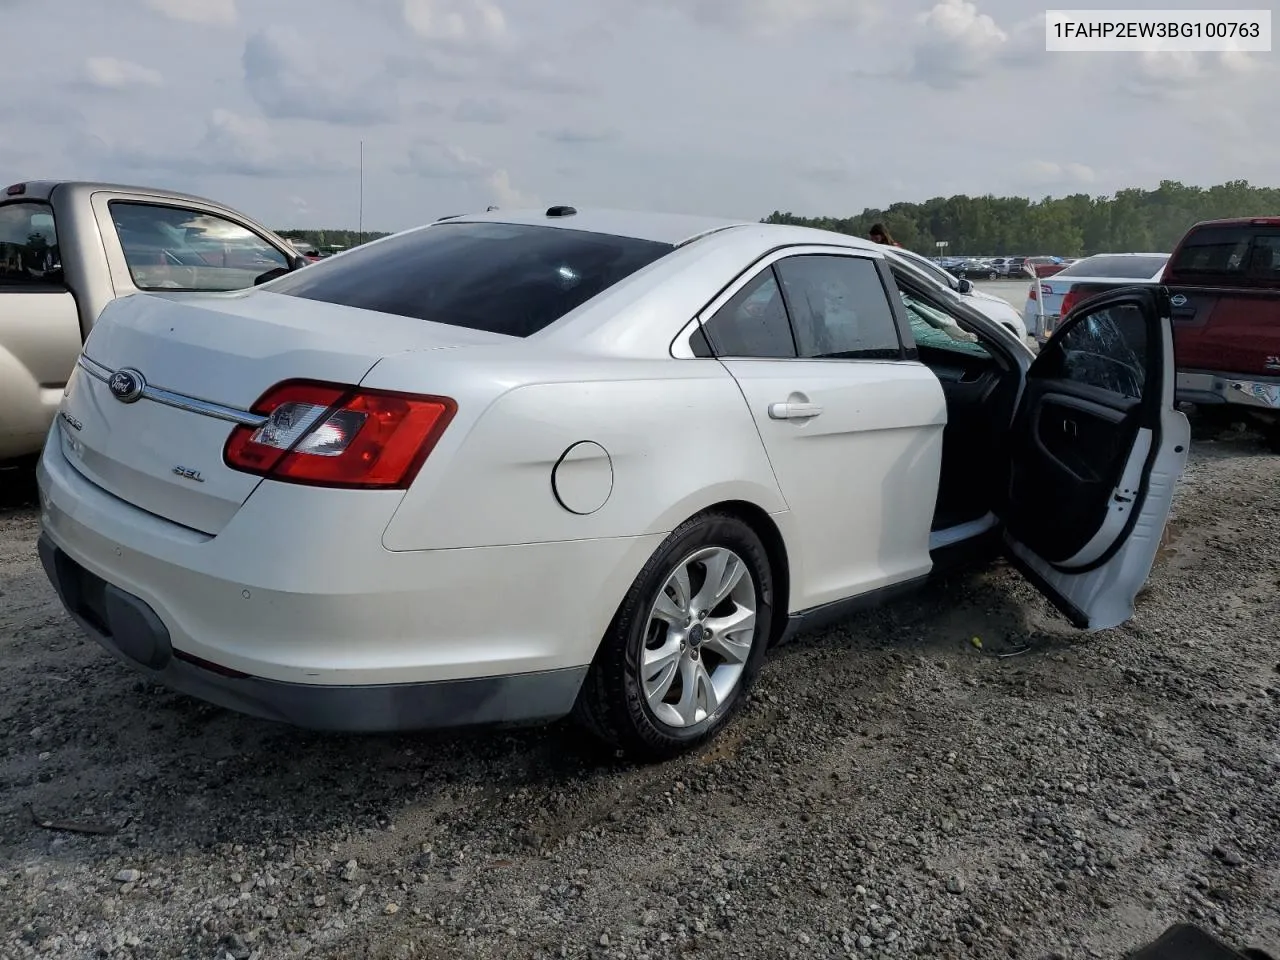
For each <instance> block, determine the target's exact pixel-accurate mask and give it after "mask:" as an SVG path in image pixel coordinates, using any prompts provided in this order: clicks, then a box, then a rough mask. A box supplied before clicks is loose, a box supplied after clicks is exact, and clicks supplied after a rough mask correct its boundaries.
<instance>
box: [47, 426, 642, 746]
mask: <svg viewBox="0 0 1280 960" xmlns="http://www.w3.org/2000/svg"><path fill="white" fill-rule="evenodd" d="M37 476H38V480H39V485H40V506H41V524H42V536H41V547H40V551H41V556H42V559H43V560H44V564H45V568H46V571H47V572H48V575H49V578H50V580H51V581H52V582H53V584H54V586H55V588H56V589H57V591H58V593H59V595H60V597H61V598H62V600H63V603H64V604H65V605H66V607H67V608H68V610H69V612H70V613H71V614H72V616H73V617H75V619H76V620H77V622H78V623H79V625H80V626H81V627H82V628H83V629H84V630H85V631H86V632H87V633H89V635H90V636H92V637H93V638H94V639H95V640H97V641H98V642H99V643H101V644H102V645H103V646H104V647H106V648H107V649H108V650H110V651H111V652H112V653H114V654H116V655H117V656H119V657H120V658H121V659H123V660H124V661H125V662H127V663H129V664H130V665H132V666H134V667H135V668H137V669H139V670H141V671H143V672H146V673H148V674H149V675H150V676H152V677H154V679H156V680H157V681H158V682H160V683H163V684H165V685H167V686H170V687H173V688H174V689H177V690H180V691H183V692H186V693H190V694H192V695H194V696H197V697H200V698H202V699H205V700H209V701H211V702H213V703H217V704H221V705H223V706H226V707H229V708H232V709H235V710H240V711H243V712H246V713H250V714H254V715H257V716H263V717H270V718H272V719H277V720H283V721H286V722H290V723H294V724H297V725H299V726H305V727H312V728H318V729H329V730H339V729H340V730H358V731H375V730H396V729H423V728H430V727H446V726H457V725H469V724H477V723H494V722H518V721H526V720H545V719H550V718H553V717H556V716H563V715H564V714H566V713H568V712H569V710H570V709H571V708H572V706H573V701H574V698H575V697H576V694H577V690H578V687H579V685H580V683H581V681H582V678H583V676H584V675H585V673H586V670H587V668H588V666H589V664H590V663H591V660H592V658H593V656H594V654H595V650H596V648H597V646H598V645H599V642H600V639H601V637H603V636H604V633H605V631H606V630H607V628H608V625H609V622H610V620H611V619H612V617H613V615H614V613H615V612H616V610H617V605H618V603H619V601H620V599H621V598H622V596H623V595H624V594H625V593H626V590H627V588H628V587H629V586H630V584H631V582H632V580H633V579H634V577H635V575H636V572H637V571H638V570H639V569H640V568H641V567H642V566H643V564H644V562H645V561H646V560H647V559H648V557H649V556H650V555H651V554H652V552H653V550H654V549H655V548H656V546H657V543H659V542H661V540H662V539H663V535H662V534H655V535H652V536H643V537H630V538H611V539H596V540H580V541H565V542H558V543H536V544H520V545H513V546H504V547H485V548H477V549H455V550H422V551H401V552H392V551H388V550H386V549H385V548H384V547H383V546H382V543H381V539H380V537H381V533H382V530H383V527H384V526H385V523H386V512H387V505H386V504H380V502H379V498H378V497H372V498H361V497H344V496H341V494H343V493H345V492H343V491H339V494H340V496H339V497H338V498H337V499H334V498H333V496H332V493H333V492H332V491H321V490H319V489H318V488H317V489H308V488H297V489H283V485H280V487H279V488H264V489H260V490H259V491H258V492H256V493H255V494H254V495H253V496H252V497H250V499H249V500H248V501H247V502H246V504H245V506H244V507H242V508H241V509H240V511H239V512H238V513H237V514H236V515H235V516H234V517H233V518H232V519H231V521H230V522H229V523H228V524H227V526H226V527H225V528H224V529H223V530H222V532H221V533H219V534H218V536H216V537H209V536H207V535H204V534H199V533H196V532H195V531H190V530H187V529H185V528H182V527H178V526H176V525H174V524H171V523H169V522H168V521H165V520H162V519H160V518H158V517H155V516H152V515H150V514H147V513H145V512H144V511H142V510H139V509H138V508H136V507H133V506H131V505H129V504H127V503H125V502H124V501H122V500H120V499H118V498H116V497H113V496H112V495H111V494H109V493H107V492H106V491H104V490H101V489H100V488H98V487H96V486H95V485H93V484H92V483H90V482H89V481H88V480H86V479H85V478H84V477H82V476H81V475H80V474H79V473H77V472H76V470H75V469H74V468H73V467H72V466H71V465H70V464H69V463H68V462H67V460H66V458H65V457H64V456H63V455H62V453H61V450H60V449H59V448H58V446H57V445H56V444H51V445H49V446H47V447H46V449H45V453H44V456H43V458H42V459H41V462H40V467H39V469H38V474H37ZM355 492H356V493H360V492H363V491H355ZM325 494H328V496H325ZM366 509H367V510H368V511H369V513H368V514H364V513H362V512H361V511H363V510H366ZM334 516H337V517H340V518H341V519H342V520H343V523H342V524H341V525H340V526H336V525H335V524H334V523H332V522H330V521H331V518H332V517H334Z"/></svg>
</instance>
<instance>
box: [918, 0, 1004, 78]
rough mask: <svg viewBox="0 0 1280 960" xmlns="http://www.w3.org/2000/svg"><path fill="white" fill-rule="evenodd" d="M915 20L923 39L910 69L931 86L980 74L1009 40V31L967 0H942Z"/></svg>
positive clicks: (990, 65) (987, 67)
mask: <svg viewBox="0 0 1280 960" xmlns="http://www.w3.org/2000/svg"><path fill="white" fill-rule="evenodd" d="M916 22H917V24H918V25H919V29H920V31H921V34H922V38H921V39H920V41H919V42H918V43H917V45H916V48H915V54H914V58H913V61H912V70H911V72H912V75H913V76H914V77H915V78H916V79H918V80H921V81H923V82H924V83H927V84H929V85H930V86H935V87H942V88H945V87H949V86H953V85H955V84H957V83H960V82H962V81H965V80H971V79H974V78H977V77H980V76H982V75H983V74H985V73H986V72H987V71H988V70H989V69H991V67H992V66H993V64H994V63H995V62H996V61H997V60H998V59H999V58H1000V57H1001V56H1002V54H1003V53H1004V51H1005V50H1006V45H1007V44H1008V42H1009V34H1008V33H1006V32H1005V31H1004V30H1002V29H1001V28H1000V26H999V25H998V24H997V23H996V22H995V20H994V19H992V18H991V17H990V16H988V15H987V14H985V13H981V12H980V11H979V10H978V8H977V6H976V5H975V4H973V3H970V2H969V0H941V2H939V3H938V4H936V5H935V6H934V7H933V8H932V9H931V10H929V11H928V12H926V13H922V14H920V15H919V16H917V18H916Z"/></svg>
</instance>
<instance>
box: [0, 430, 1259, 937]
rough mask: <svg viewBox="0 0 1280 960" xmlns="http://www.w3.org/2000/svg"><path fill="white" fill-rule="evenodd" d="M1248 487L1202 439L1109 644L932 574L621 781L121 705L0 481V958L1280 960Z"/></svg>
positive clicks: (545, 753)
mask: <svg viewBox="0 0 1280 960" xmlns="http://www.w3.org/2000/svg"><path fill="white" fill-rule="evenodd" d="M1278 470H1280V458H1277V457H1273V456H1269V455H1267V454H1265V453H1264V452H1263V450H1262V448H1261V446H1260V445H1259V444H1257V443H1256V442H1255V441H1252V440H1250V439H1249V438H1248V437H1247V436H1236V437H1217V438H1214V439H1212V440H1207V441H1206V440H1204V439H1201V440H1200V441H1198V442H1197V444H1196V445H1195V447H1194V451H1193V460H1192V464H1191V467H1190V469H1189V473H1188V477H1187V479H1186V481H1185V483H1184V484H1183V488H1182V490H1181V492H1180V496H1179V500H1178V503H1177V516H1176V519H1175V521H1174V523H1173V524H1172V526H1171V532H1170V537H1169V540H1168V542H1167V544H1166V547H1165V549H1164V551H1163V553H1162V556H1161V559H1160V561H1159V564H1158V567H1157V570H1156V573H1155V574H1154V576H1153V578H1152V581H1151V584H1150V585H1149V587H1148V589H1147V591H1146V592H1145V594H1144V596H1143V598H1142V602H1141V606H1140V610H1139V613H1138V616H1137V617H1136V619H1134V620H1133V621H1132V622H1131V623H1129V624H1127V625H1125V626H1124V627H1122V628H1120V629H1116V630H1112V631H1109V632H1106V633H1103V634H1098V635H1094V636H1083V635H1080V634H1078V633H1075V632H1074V631H1072V630H1071V629H1070V628H1069V627H1068V626H1067V625H1066V624H1065V622H1064V621H1062V620H1061V619H1059V618H1058V617H1057V616H1056V615H1054V614H1053V613H1052V612H1051V611H1050V610H1049V608H1048V607H1047V605H1046V604H1045V603H1044V602H1043V601H1042V600H1041V599H1040V597H1039V596H1038V595H1037V594H1036V593H1034V592H1033V591H1032V590H1031V589H1030V588H1029V587H1028V586H1026V584H1025V583H1024V582H1023V581H1022V580H1021V579H1020V578H1019V577H1018V576H1017V575H1016V574H1014V573H1013V572H1011V571H1010V570H1009V569H1007V568H1005V567H1003V566H999V565H997V566H994V567H992V568H990V569H986V570H981V571H977V572H975V573H973V574H969V575H966V576H962V577H955V578H953V579H951V580H949V581H947V582H940V583H938V584H937V585H935V586H933V587H931V588H930V589H929V590H927V591H926V592H925V593H923V594H921V595H919V596H918V597H916V598H914V599H912V600H908V601H904V602H901V603H898V604H896V605H894V606H891V607H889V608H886V609H884V610H881V611H879V612H876V613H872V614H869V615H866V616H863V617H861V618H859V619H857V620H855V621H853V622H850V623H849V624H847V625H845V626H842V627H840V628H838V629H834V630H830V631H827V632H825V633H822V634H819V635H815V636H810V637H806V638H802V639H800V640H797V641H796V642H795V643H793V644H791V645H789V646H787V647H784V648H782V649H780V650H778V651H777V652H776V653H775V655H774V656H773V657H772V659H771V660H770V662H769V663H768V665H767V666H766V668H765V670H764V672H763V674H762V676H761V679H760V682H759V684H758V686H757V687H756V690H755V694H754V696H753V697H752V698H751V700H750V702H749V704H748V705H747V707H746V709H745V710H744V711H743V712H742V713H740V714H739V716H738V718H737V719H736V721H735V722H734V723H733V724H732V725H731V727H730V728H729V729H728V730H727V731H726V732H725V735H723V736H722V737H721V738H720V739H719V740H718V741H717V742H715V743H714V744H712V745H711V746H710V747H709V748H708V749H706V750H705V751H704V752H702V753H700V754H698V755H695V756H690V757H687V758H684V759H682V760H679V761H676V762H672V763H668V764H665V765H661V766H654V767H648V768H638V767H636V766H633V765H630V764H627V763H625V762H622V761H620V760H618V759H616V758H614V757H611V756H608V755H602V754H601V752H600V751H598V750H597V749H596V748H594V747H593V746H591V745H590V744H588V743H586V742H585V741H584V740H583V739H582V738H581V737H580V736H579V734H578V733H577V732H576V731H575V730H574V729H573V728H571V727H568V726H566V725H558V726H555V727H551V728H547V729H542V730H533V731H498V732H485V733H474V734H468V735H465V736H449V737H440V736H405V737H377V738H361V737H336V736H320V735H313V734H308V733H304V732H299V731H295V730H292V729H289V728H286V727H282V726H277V725H273V724H270V723H265V722H261V721H258V720H252V719H247V718H243V717H239V716H236V715H233V714H229V713H226V712H224V711H221V710H218V709H214V708H211V707H207V706H204V705H202V704H200V703H197V702H194V701H192V700H188V699H185V698H183V697H180V696H176V695H173V694H170V693H167V692H165V691H164V690H162V689H158V688H156V687H153V686H152V685H150V684H148V683H145V682H142V681H140V680H138V679H137V678H136V677H135V676H134V675H133V674H132V673H130V672H129V671H128V670H127V669H126V668H124V667H123V666H120V665H118V664H116V663H115V661H113V660H111V659H110V658H109V657H108V656H107V655H106V654H104V653H102V652H100V651H99V649H98V648H97V647H96V646H95V645H93V644H91V643H89V642H87V641H85V640H83V639H82V638H81V637H80V635H79V634H78V633H77V631H76V630H75V629H73V628H72V626H71V624H70V623H69V622H68V620H67V619H66V617H64V615H63V614H62V612H61V610H60V609H59V607H58V606H57V605H56V603H55V601H54V598H53V594H52V592H51V591H50V589H49V587H48V586H47V584H46V582H45V579H44V576H43V574H42V573H41V572H40V570H39V565H38V563H37V561H36V560H35V559H34V549H33V548H34V541H35V536H36V530H37V520H36V512H35V509H34V507H33V506H32V505H31V502H30V498H29V497H28V496H24V495H23V494H22V493H21V492H15V490H14V487H15V483H14V480H13V478H12V477H9V478H3V477H0V483H4V484H6V485H7V486H8V488H9V492H8V495H7V496H8V501H9V502H8V504H7V505H6V506H5V507H4V508H3V509H2V510H0V957H4V958H19V957H29V956H55V957H112V958H117V957H118V958H140V957H157V958H161V957H163V958H170V957H194V958H218V960H224V958H226V957H232V958H235V960H245V958H249V957H260V958H263V960H266V958H275V957H282V958H292V957H298V956H303V955H309V956H312V957H343V958H371V960H393V958H404V960H408V958H475V960H480V958H503V960H513V958H520V957H530V958H539V957H574V958H588V957H591V958H612V957H617V958H623V957H654V958H658V957H662V958H676V957H760V958H765V957H768V958H776V957H804V958H810V957H813V958H821V957H864V958H869V957H898V956H908V955H912V954H917V955H927V956H931V957H996V956H1002V957H1012V958H1024V957H1025V958H1032V960H1035V958H1043V957H1048V956H1053V955H1060V956H1062V957H1106V956H1117V955H1119V954H1120V953H1121V952H1123V951H1124V950H1128V949H1132V948H1133V947H1135V946H1137V945H1139V944H1140V943H1144V942H1146V941H1149V940H1150V939H1152V938H1153V937H1154V936H1156V935H1157V934H1158V933H1159V932H1160V931H1162V930H1163V929H1164V928H1165V927H1166V926H1168V925H1169V924H1170V923H1173V922H1175V921H1179V920H1190V921H1192V922H1195V923H1199V924H1201V925H1202V926H1205V927H1208V928H1210V929H1212V930H1214V931H1216V932H1217V933H1218V935H1219V936H1221V937H1223V938H1224V939H1226V940H1228V941H1229V942H1232V943H1234V944H1235V945H1237V946H1245V945H1254V946H1258V947H1263V948H1266V949H1269V950H1272V951H1276V952H1280V907H1278V906H1277V904H1280V802H1278V800H1277V785H1278V783H1280V747H1278V746H1277V745H1278V744H1280V721H1278V720H1277V705H1278V702H1280V672H1278V671H1280V637H1278V633H1280V590H1278V589H1277V588H1278V587H1280V555H1278V554H1277V550H1276V543H1277V541H1278V539H1280V498H1277V493H1278V492H1280V481H1278V480H1277V471H1278ZM975 637H978V638H981V647H979V646H977V645H976V644H975V643H974V641H973V638H975ZM33 811H34V814H33ZM34 819H40V820H43V821H46V823H47V822H48V821H55V822H54V823H53V824H52V826H54V827H58V826H62V825H65V823H70V824H73V825H76V826H78V827H80V828H87V829H97V830H101V831H105V832H102V833H97V834H93V833H90V834H82V833H74V832H68V831H65V830H62V829H50V828H49V827H48V826H45V827H42V826H40V825H37V824H36V823H35V822H33V821H34Z"/></svg>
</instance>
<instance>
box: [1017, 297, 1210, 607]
mask: <svg viewBox="0 0 1280 960" xmlns="http://www.w3.org/2000/svg"><path fill="white" fill-rule="evenodd" d="M1169 312H1170V308H1169V300H1168V293H1167V291H1165V290H1164V289H1163V288H1160V289H1140V288H1128V289H1126V290H1120V291H1117V292H1115V293H1113V294H1110V295H1108V296H1106V297H1105V298H1101V299H1099V300H1094V301H1091V302H1090V303H1089V304H1088V305H1087V306H1086V309H1085V310H1084V311H1080V310H1077V311H1073V312H1072V313H1071V314H1070V315H1069V316H1068V318H1067V319H1066V320H1064V321H1063V323H1062V324H1061V325H1060V326H1059V328H1058V332H1057V333H1056V334H1055V335H1054V336H1053V338H1052V339H1051V340H1050V341H1049V343H1048V344H1046V345H1045V348H1044V349H1043V350H1042V351H1041V353H1040V356H1039V357H1037V359H1036V361H1035V362H1034V363H1033V364H1032V365H1031V369H1030V370H1029V371H1028V374H1027V384H1026V388H1025V390H1024V392H1023V396H1022V399H1021V400H1020V402H1019V405H1018V412H1017V415H1016V416H1015V419H1014V423H1013V428H1012V432H1011V436H1012V449H1011V454H1010V473H1009V499H1008V503H1007V504H1006V505H1005V507H1004V508H1003V510H1002V511H1001V512H1002V519H1003V520H1004V521H1005V527H1006V537H1007V540H1008V545H1009V550H1010V554H1011V556H1012V557H1013V559H1014V560H1015V562H1017V563H1018V565H1019V566H1020V567H1021V568H1022V569H1023V571H1024V572H1025V573H1027V574H1028V576H1029V577H1030V579H1031V580H1032V581H1033V582H1034V583H1036V585H1037V586H1039V587H1040V589H1041V590H1042V591H1043V592H1044V593H1045V594H1046V595H1047V596H1049V598H1050V599H1051V600H1053V602H1054V603H1055V604H1057V605H1058V606H1059V608H1060V609H1062V610H1063V611H1064V612H1065V613H1067V615H1068V616H1069V617H1070V618H1071V620H1072V622H1073V623H1075V624H1076V625H1077V626H1080V627H1087V628H1091V629H1102V628H1104V627H1109V626H1115V625H1116V624H1118V623H1122V622H1123V621H1124V620H1126V619H1128V618H1129V616H1131V615H1132V613H1133V601H1134V597H1135V596H1136V595H1137V593H1138V591H1139V590H1140V589H1141V587H1142V585H1143V583H1144V582H1145V581H1146V578H1147V575H1148V573H1149V572H1150V569H1151V564H1152V562H1153V561H1154V559H1155V551H1156V548H1157V546H1158V544H1159V540H1160V535H1161V533H1162V532H1163V529H1164V524H1165V522H1166V520H1167V519H1168V513H1169V508H1170V505H1171V503H1172V497H1173V487H1174V481H1175V480H1176V479H1177V477H1178V476H1180V475H1181V473H1182V469H1183V465H1184V464H1185V462H1186V457H1187V449H1188V446H1189V443H1190V428H1189V426H1188V424H1187V420H1186V417H1185V416H1183V415H1182V414H1181V413H1179V412H1177V411H1176V410H1175V409H1174V407H1173V388H1174V377H1175V374H1174V365H1173V331H1172V325H1171V323H1170V320H1169Z"/></svg>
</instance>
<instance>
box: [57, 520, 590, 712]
mask: <svg viewBox="0 0 1280 960" xmlns="http://www.w3.org/2000/svg"><path fill="white" fill-rule="evenodd" d="M38 547H39V551H40V560H41V563H43V564H44V569H45V572H46V573H47V574H48V576H49V580H50V582H51V583H52V584H53V586H54V589H55V590H57V592H58V596H59V598H60V599H61V600H62V603H63V605H64V606H65V607H66V608H67V611H68V612H69V613H70V615H71V617H72V618H73V619H74V620H75V621H76V623H78V624H79V625H80V627H81V628H82V629H83V630H84V631H85V632H86V633H88V634H89V635H90V636H91V637H93V639H95V640H97V641H98V643H100V644H101V645H102V646H103V647H105V648H106V649H107V650H108V651H110V652H111V653H113V654H114V655H115V656H116V657H118V658H119V659H120V660H122V661H124V662H125V663H126V664H128V665H129V666H131V667H133V668H135V669H137V670H139V671H140V672H142V673H144V674H146V675H147V676H149V677H151V679H153V680H155V681H156V682H158V683H161V684H163V685H164V686H166V687H169V688H170V689H173V690H176V691H178V692H179V693H185V694H188V695H190V696H193V697H197V698H199V699H201V700H205V701H207V702H209V703H213V704H217V705H218V706H220V707H226V708H227V709H230V710H236V711H238V712H240V713H245V714H249V715H250V716H255V717H261V718H263V719H266V720H277V721H280V722H283V723H289V724H293V725H294V726H298V727H305V728H307V729H311V730H328V731H344V732H353V733H372V732H384V731H393V730H421V729H430V728H445V727H460V726H470V725H483V724H500V723H519V722H533V721H539V720H554V719H556V718H558V717H563V716H564V715H566V714H567V713H569V711H570V710H572V709H573V703H574V700H575V699H576V697H577V695H578V689H579V687H580V686H581V685H582V681H583V679H584V678H585V676H586V673H587V668H586V667H574V668H566V669H560V670H546V671H539V672H536V673H524V674H512V675H508V676H498V677H477V678H473V679H469V680H442V681H436V682H428V683H395V684H368V685H363V686H355V685H345V684H341V685H321V684H307V683H287V682H283V681H279V680H268V679H265V678H263V677H254V676H249V675H248V674H243V673H238V672H236V671H231V670H226V669H223V668H219V667H217V666H216V665H214V664H210V663H207V662H202V661H200V660H199V659H197V658H195V657H192V656H190V655H187V654H183V653H182V652H181V651H176V650H174V647H173V643H172V640H171V638H170V635H169V630H168V628H167V627H166V626H165V625H164V621H163V620H161V619H160V617H159V616H158V615H157V614H156V612H155V611H154V610H153V609H151V607H150V606H148V605H147V603H146V602H145V601H143V600H142V599H141V598H139V597H136V596H134V595H133V594H131V593H128V592H126V591H124V590H121V589H120V588H119V587H116V586H114V585H112V584H110V583H107V582H106V581H105V580H103V579H101V578H100V577H98V576H96V575H95V574H93V573H90V572H89V571H88V570H86V569H85V568H84V567H82V566H81V565H80V564H78V563H76V562H75V561H74V560H72V559H71V557H69V556H68V555H67V554H66V553H65V552H64V551H62V550H60V549H59V548H58V547H56V546H54V544H53V541H52V540H50V539H49V537H48V535H47V534H41V536H40V540H39V543H38Z"/></svg>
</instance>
